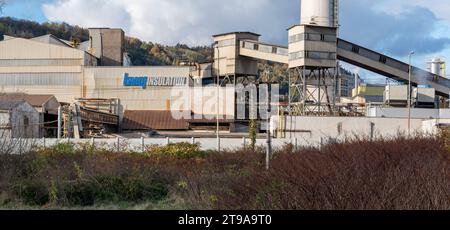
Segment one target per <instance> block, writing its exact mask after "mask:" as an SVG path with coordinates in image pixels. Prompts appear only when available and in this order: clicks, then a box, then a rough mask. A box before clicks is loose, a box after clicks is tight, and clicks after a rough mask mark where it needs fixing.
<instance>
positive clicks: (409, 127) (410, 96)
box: [408, 51, 414, 137]
mask: <svg viewBox="0 0 450 230" xmlns="http://www.w3.org/2000/svg"><path fill="white" fill-rule="evenodd" d="M412 55H414V51H411V52H410V53H409V75H408V76H409V77H408V137H411V106H412V105H411V104H412V103H411V99H412V95H411V94H412V93H411V91H412V89H411V88H412V85H411V75H412V68H411V59H412Z"/></svg>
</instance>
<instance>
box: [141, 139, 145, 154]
mask: <svg viewBox="0 0 450 230" xmlns="http://www.w3.org/2000/svg"><path fill="white" fill-rule="evenodd" d="M141 144H142V153H143V152H145V138H144V137H141Z"/></svg>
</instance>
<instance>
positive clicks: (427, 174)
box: [214, 138, 450, 210]
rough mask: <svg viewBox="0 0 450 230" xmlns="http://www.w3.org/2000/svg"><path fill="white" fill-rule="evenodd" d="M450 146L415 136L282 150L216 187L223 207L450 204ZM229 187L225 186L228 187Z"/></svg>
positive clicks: (414, 206) (342, 207)
mask: <svg viewBox="0 0 450 230" xmlns="http://www.w3.org/2000/svg"><path fill="white" fill-rule="evenodd" d="M447 162H448V152H447V151H446V150H445V149H443V148H442V146H441V145H440V143H439V141H438V140H435V139H430V138H414V139H410V140H407V139H405V138H397V139H395V140H380V141H375V142H368V141H364V140H356V141H354V142H351V143H344V144H331V145H328V146H326V147H324V148H323V149H322V150H321V151H319V150H314V149H305V150H301V151H299V152H295V153H293V152H279V153H277V154H276V155H275V157H274V159H273V160H272V164H271V169H270V170H269V171H267V172H263V171H261V170H258V169H257V168H256V169H255V170H254V172H255V174H253V175H251V176H243V177H239V178H236V179H234V180H231V181H230V182H228V183H227V185H228V186H222V187H221V188H219V189H215V192H216V193H215V196H216V197H220V199H218V201H217V202H215V204H216V205H215V206H214V208H218V209H296V210H298V209H307V210H311V209H312V210H318V209H320V210H336V209H337V210H360V209H364V210H367V209H369V210H379V209H383V210H385V209H388V210H391V209H396V210H398V209H408V210H409V209H426V210H430V209H449V208H450V199H449V198H450V196H449V195H450V194H449V189H450V186H449V185H450V184H449V182H450V181H449V168H448V166H447ZM222 188H223V189H222Z"/></svg>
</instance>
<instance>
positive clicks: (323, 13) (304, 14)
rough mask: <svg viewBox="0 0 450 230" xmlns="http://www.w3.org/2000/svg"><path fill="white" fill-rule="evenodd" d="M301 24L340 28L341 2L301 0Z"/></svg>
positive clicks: (333, 0) (337, 0)
mask: <svg viewBox="0 0 450 230" xmlns="http://www.w3.org/2000/svg"><path fill="white" fill-rule="evenodd" d="M300 12H301V13H300V24H301V25H317V26H325V27H338V26H339V22H338V18H339V0H301V4H300Z"/></svg>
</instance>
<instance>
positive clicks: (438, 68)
mask: <svg viewBox="0 0 450 230" xmlns="http://www.w3.org/2000/svg"><path fill="white" fill-rule="evenodd" d="M428 64H429V67H428V68H429V70H430V72H431V73H433V74H436V75H438V76H441V77H445V61H443V60H442V59H440V58H433V59H431V61H429V62H428Z"/></svg>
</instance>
